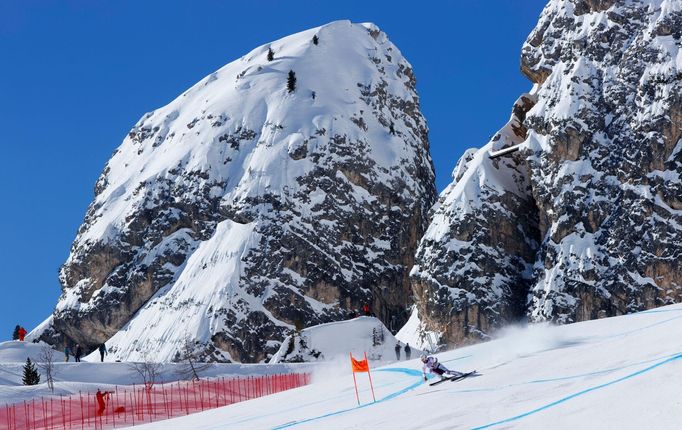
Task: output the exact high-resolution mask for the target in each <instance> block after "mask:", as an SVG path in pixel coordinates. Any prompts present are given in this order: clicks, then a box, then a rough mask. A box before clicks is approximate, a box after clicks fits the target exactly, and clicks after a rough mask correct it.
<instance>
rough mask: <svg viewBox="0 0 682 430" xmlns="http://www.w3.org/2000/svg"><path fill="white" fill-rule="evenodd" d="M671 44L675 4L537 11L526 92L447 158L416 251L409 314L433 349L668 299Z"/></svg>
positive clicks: (675, 123)
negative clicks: (431, 333) (493, 132)
mask: <svg viewBox="0 0 682 430" xmlns="http://www.w3.org/2000/svg"><path fill="white" fill-rule="evenodd" d="M681 33H682V4H680V2H676V1H669V0H648V1H641V2H616V1H586V0H552V1H551V2H550V3H549V4H548V5H547V6H546V8H545V9H544V11H543V12H542V15H541V17H540V20H539V23H538V25H537V27H536V28H535V30H534V31H533V32H532V33H531V34H530V36H529V37H528V40H527V41H526V43H525V44H524V46H523V50H522V56H521V70H522V72H523V73H524V74H525V75H526V76H527V77H528V78H529V79H530V80H531V81H532V82H533V84H534V86H533V89H532V90H531V92H530V94H528V95H526V96H522V98H521V99H520V100H519V101H518V102H517V103H516V105H515V107H514V114H513V115H512V120H511V121H510V123H509V124H508V125H507V126H505V127H504V128H503V129H502V130H501V132H500V133H498V135H497V136H496V137H495V138H493V140H492V141H491V142H489V143H488V144H487V145H486V146H484V147H483V148H482V149H481V150H479V151H478V152H475V153H472V152H469V153H467V154H465V157H463V159H462V160H460V162H459V164H458V168H457V169H456V172H462V171H465V172H464V173H457V176H458V177H457V178H455V179H456V181H455V182H453V184H451V185H450V186H449V187H448V189H447V190H445V191H444V192H443V194H442V195H441V197H440V203H439V206H438V208H437V209H436V210H435V213H434V217H433V222H432V224H431V225H430V226H429V229H428V231H427V233H426V234H425V237H424V239H423V240H422V242H421V244H420V248H419V250H418V251H417V257H416V266H415V268H414V269H413V272H412V279H413V284H414V290H415V293H416V294H417V300H418V302H417V306H418V309H419V315H420V317H421V319H422V323H423V324H424V326H425V327H427V328H428V329H429V330H435V331H438V332H440V333H441V334H442V341H443V342H445V343H451V344H453V343H462V342H470V341H474V340H477V339H481V338H486V337H488V336H489V334H490V333H491V331H492V330H494V329H495V328H496V327H499V326H500V325H503V324H507V323H509V322H512V321H518V320H526V319H528V320H531V321H542V320H552V321H556V322H560V323H569V322H574V321H581V320H586V319H593V318H599V317H603V316H614V315H621V314H625V313H629V312H634V311H640V310H643V309H648V308H653V307H656V306H661V305H665V304H670V303H674V302H678V301H680V299H681V298H682V266H680V264H679V262H680V261H682V211H681V209H682V205H681V204H680V202H681V201H682V181H681V179H680V173H681V172H682V141H681V140H680V138H681V137H682V134H681V131H682V117H681V112H682V51H681V50H680V48H681V46H682V42H681V40H680V37H681ZM524 99H525V100H524ZM514 144H519V148H520V151H519V152H516V153H514V154H512V155H510V156H507V157H500V158H497V159H495V160H490V159H489V158H488V156H487V154H488V153H489V152H490V151H491V150H497V149H500V148H504V147H508V146H510V145H514ZM500 178H505V179H500Z"/></svg>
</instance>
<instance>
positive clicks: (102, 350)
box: [97, 344, 107, 363]
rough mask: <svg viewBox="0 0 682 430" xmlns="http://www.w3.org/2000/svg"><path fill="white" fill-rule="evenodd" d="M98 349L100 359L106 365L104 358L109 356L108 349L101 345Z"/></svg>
mask: <svg viewBox="0 0 682 430" xmlns="http://www.w3.org/2000/svg"><path fill="white" fill-rule="evenodd" d="M97 349H99V359H100V361H101V362H102V363H104V356H105V355H106V354H107V347H106V346H105V345H104V344H101V345H100V346H99V348H97Z"/></svg>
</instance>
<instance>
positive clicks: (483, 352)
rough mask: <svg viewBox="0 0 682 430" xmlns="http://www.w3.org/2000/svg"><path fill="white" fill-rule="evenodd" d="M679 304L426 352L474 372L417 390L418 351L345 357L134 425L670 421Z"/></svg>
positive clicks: (386, 426) (657, 424)
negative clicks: (289, 383)
mask: <svg viewBox="0 0 682 430" xmlns="http://www.w3.org/2000/svg"><path fill="white" fill-rule="evenodd" d="M680 330H682V305H674V306H668V307H664V308H659V309H656V310H651V311H647V312H642V313H638V314H631V315H627V316H622V317H616V318H610V319H604V320H595V321H588V322H583V323H578V324H572V325H566V326H550V325H535V326H531V327H525V328H521V327H519V328H510V329H508V330H506V332H505V333H503V334H502V337H500V338H499V339H496V340H493V341H491V342H487V343H483V344H478V345H474V346H470V347H466V348H461V349H458V350H454V351H449V352H445V353H441V354H438V355H437V356H438V358H439V360H440V361H441V362H442V363H444V364H445V365H446V366H447V367H449V368H451V369H456V370H473V369H476V370H478V371H479V372H480V373H482V376H479V377H475V378H469V379H466V380H464V381H460V382H456V383H450V382H446V383H443V384H440V385H438V386H435V387H429V386H427V385H426V384H424V383H423V381H422V379H421V371H420V365H419V362H418V360H412V361H409V362H401V363H399V364H392V365H389V366H385V367H381V368H375V369H372V379H373V381H374V388H375V391H376V398H377V402H376V403H371V394H370V392H369V386H368V382H367V378H366V375H364V374H357V376H358V382H359V385H360V386H361V391H360V398H361V401H362V406H360V407H358V406H357V404H356V400H355V393H354V389H353V380H352V377H351V374H350V373H349V364H348V363H341V362H340V363H338V369H336V375H335V376H334V374H333V373H331V372H330V370H329V368H327V369H326V370H325V371H324V375H323V377H322V376H320V377H319V378H317V380H316V381H314V382H313V384H312V385H310V386H307V387H303V388H299V389H296V390H292V391H288V392H284V393H279V394H276V395H272V396H268V397H264V398H260V399H255V400H250V401H248V402H244V403H239V404H235V405H231V406H227V407H224V408H221V409H216V410H212V411H208V412H204V413H201V414H197V415H191V416H187V417H182V418H176V419H173V420H172V421H169V422H159V423H154V424H149V425H145V426H140V427H137V428H139V429H140V430H154V429H166V428H168V427H169V426H170V427H172V428H174V429H195V430H202V429H206V430H207V429H218V428H220V429H244V428H248V429H280V428H295V429H320V428H324V429H376V430H396V429H417V428H422V429H484V428H493V429H530V430H534V429H538V430H540V429H542V430H546V429H557V430H561V429H578V428H579V429H606V428H617V429H621V430H627V429H633V430H634V429H643V428H649V429H673V428H679V423H680V422H681V420H682V400H679V386H680V384H682V360H681V359H682V347H681V346H680V345H679V342H678V337H677V336H675V335H674V333H679V332H680Z"/></svg>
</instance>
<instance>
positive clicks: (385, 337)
mask: <svg viewBox="0 0 682 430" xmlns="http://www.w3.org/2000/svg"><path fill="white" fill-rule="evenodd" d="M396 344H398V345H400V358H401V359H404V358H405V350H404V348H405V343H403V342H400V341H398V340H397V339H396V338H395V337H394V336H393V335H392V334H391V332H390V331H389V330H388V329H387V328H386V327H385V326H384V325H383V324H382V323H381V321H379V320H378V319H377V318H374V317H358V318H353V319H351V320H347V321H337V322H332V323H326V324H320V325H317V326H313V327H308V328H306V329H303V330H301V331H300V332H296V333H294V334H292V335H289V336H287V338H286V339H285V340H284V342H282V346H281V347H280V349H279V351H277V353H276V354H275V355H273V356H272V358H271V359H270V363H271V364H274V363H300V362H316V361H335V360H338V359H348V358H349V357H348V354H349V353H352V354H353V356H354V357H355V358H362V357H363V356H364V354H365V353H367V358H369V359H370V360H372V361H394V360H395V359H396V354H395V347H396ZM410 349H411V354H412V355H411V357H412V358H414V357H418V356H419V354H420V353H421V351H420V350H418V349H416V348H414V346H413V345H410Z"/></svg>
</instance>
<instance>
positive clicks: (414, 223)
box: [43, 21, 435, 362]
mask: <svg viewBox="0 0 682 430" xmlns="http://www.w3.org/2000/svg"><path fill="white" fill-rule="evenodd" d="M313 36H317V38H316V41H317V43H314V42H313ZM270 50H272V52H273V53H274V58H273V59H272V61H269V60H268V53H269V51H270ZM290 71H292V72H293V73H294V75H295V78H296V82H295V88H290V87H291V85H290V84H289V78H288V76H289V72H290ZM415 85H416V82H415V77H414V75H413V73H412V69H411V66H410V64H409V63H408V62H407V61H406V60H405V59H404V58H403V56H402V55H401V53H400V51H399V50H398V48H397V47H396V46H395V45H393V44H392V43H391V42H390V41H389V40H388V38H387V37H386V35H385V34H384V33H382V32H381V31H380V30H379V29H378V28H377V27H376V26H374V25H373V24H353V23H351V22H349V21H338V22H333V23H331V24H328V25H324V26H322V27H318V28H314V29H311V30H307V31H304V32H301V33H298V34H295V35H292V36H288V37H285V38H283V39H281V40H277V41H274V42H272V43H268V44H266V45H263V46H261V47H258V48H256V49H254V50H253V51H251V52H249V53H248V54H246V55H244V56H243V57H242V58H240V59H238V60H236V61H233V62H232V63H230V64H228V65H226V66H224V67H223V68H221V69H220V70H217V71H216V72H214V73H212V74H210V75H209V76H207V77H206V78H204V79H202V80H201V81H199V82H198V83H197V84H196V85H194V86H193V87H192V88H190V89H189V90H187V91H186V92H184V93H183V94H182V95H180V96H179V97H178V98H177V99H175V100H173V101H172V102H171V103H169V104H168V105H166V106H164V107H162V108H160V109H157V110H155V111H153V112H150V113H147V114H145V115H144V116H143V117H142V118H141V119H140V121H139V122H138V123H137V124H136V125H135V126H134V127H133V129H132V130H131V131H130V133H129V134H128V135H127V136H126V138H125V139H124V141H123V143H122V144H121V146H120V147H119V148H118V149H117V150H116V151H115V152H114V154H113V156H112V158H111V159H110V160H109V162H108V163H107V165H106V167H105V168H104V171H103V173H102V175H101V177H100V178H99V180H98V181H97V184H96V186H95V199H94V201H93V202H92V204H91V205H90V207H89V208H88V211H87V214H86V217H85V221H84V223H83V224H82V226H81V227H80V229H79V231H78V235H77V237H76V239H75V241H74V243H73V246H72V249H71V254H70V255H69V258H68V260H67V261H66V263H65V264H64V266H63V267H62V269H61V272H60V281H61V284H62V287H63V293H62V295H61V297H60V299H59V302H58V303H57V306H56V308H55V311H54V315H53V320H52V322H51V325H50V327H44V330H43V333H44V338H45V340H46V341H50V342H55V343H57V344H64V343H65V342H67V341H68V342H70V343H76V342H78V343H80V344H82V345H85V346H86V347H87V348H88V349H92V348H94V347H95V346H96V345H98V344H99V343H101V342H105V341H106V342H107V346H108V347H109V351H110V356H109V357H110V359H121V360H124V361H125V360H139V359H142V358H144V356H145V355H152V356H154V357H155V359H157V360H174V359H175V358H177V357H178V353H179V351H180V349H182V348H183V345H185V343H186V342H185V340H187V339H189V340H190V341H191V342H192V343H193V348H194V349H195V352H196V353H197V354H198V355H200V356H201V357H202V358H203V359H205V360H211V361H243V362H256V361H262V360H264V359H267V358H268V357H269V355H271V354H273V353H275V352H276V351H277V350H278V349H279V346H280V342H281V341H282V340H283V339H284V337H285V336H286V335H287V334H288V333H290V332H291V331H293V329H294V327H296V326H311V325H315V324H319V323H323V322H328V321H335V320H343V319H345V318H348V317H349V316H350V315H352V314H353V313H354V312H355V311H356V310H358V309H360V308H361V307H362V305H363V304H365V303H369V304H370V306H371V307H372V312H373V313H374V314H376V315H377V316H378V317H379V318H381V319H382V320H383V321H390V320H391V319H392V318H395V321H396V323H397V324H401V323H403V322H404V321H406V320H407V317H408V315H407V313H406V312H405V309H406V305H409V303H410V302H411V300H412V295H411V291H410V283H409V277H408V272H409V269H410V267H411V266H412V261H413V258H414V251H415V249H416V246H417V241H418V240H419V238H420V237H421V235H422V233H423V231H424V230H425V228H426V224H427V214H428V210H429V208H430V207H431V205H432V204H433V202H434V201H435V184H434V172H433V166H432V162H431V158H430V155H429V151H428V136H427V126H426V121H425V120H424V118H423V117H422V115H421V112H420V110H419V98H418V96H417V93H416V89H415ZM292 89H293V91H291V90H292ZM60 336H61V337H60ZM55 339H56V340H55Z"/></svg>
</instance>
